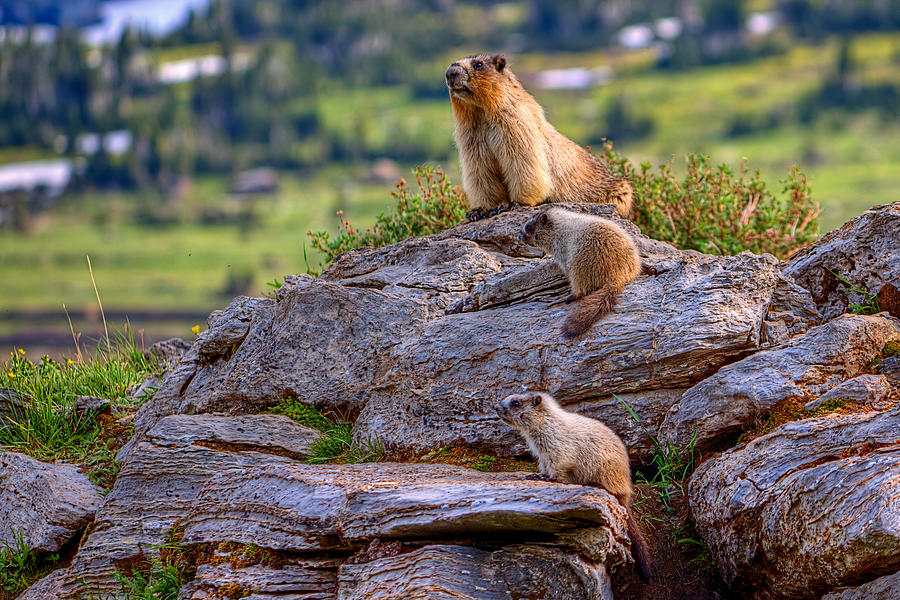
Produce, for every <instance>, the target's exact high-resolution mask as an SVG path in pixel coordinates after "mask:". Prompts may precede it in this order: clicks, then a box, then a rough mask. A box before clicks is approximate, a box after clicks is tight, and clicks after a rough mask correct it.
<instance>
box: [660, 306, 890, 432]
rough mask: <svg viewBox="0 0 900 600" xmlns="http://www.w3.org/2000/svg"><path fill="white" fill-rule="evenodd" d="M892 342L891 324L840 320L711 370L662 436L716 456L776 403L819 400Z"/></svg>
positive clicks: (674, 411)
mask: <svg viewBox="0 0 900 600" xmlns="http://www.w3.org/2000/svg"><path fill="white" fill-rule="evenodd" d="M897 339H900V321H898V320H897V319H892V318H890V317H886V316H880V315H875V316H862V315H843V316H840V317H838V318H836V319H834V320H833V321H830V322H828V323H826V324H824V325H820V326H818V327H815V328H813V329H811V330H809V331H808V332H807V333H805V334H803V335H798V336H796V337H794V338H792V339H791V340H790V341H788V342H786V343H785V344H783V345H781V346H778V347H776V348H773V349H772V350H765V351H762V352H757V353H756V354H754V355H752V356H749V357H747V358H745V359H743V360H741V361H738V362H736V363H733V364H730V365H728V366H726V367H724V368H722V369H719V371H718V372H717V373H716V374H715V375H713V376H712V377H709V378H707V379H705V380H703V381H702V382H700V383H698V384H697V385H695V386H694V387H692V388H691V389H689V390H687V391H686V392H685V393H684V395H683V396H682V397H681V399H680V400H679V401H678V402H677V403H675V405H674V406H672V408H671V409H670V410H669V413H668V414H667V415H666V418H665V421H664V422H663V424H662V430H663V431H664V432H665V434H666V435H667V436H668V437H669V439H671V440H674V441H675V443H676V444H677V445H679V446H684V445H686V444H687V443H688V442H690V441H691V439H692V438H695V439H696V445H697V448H699V449H709V448H716V449H721V447H722V445H723V444H727V443H728V441H729V439H732V440H733V439H734V438H735V437H736V434H738V433H740V432H741V431H743V430H744V429H745V428H748V427H749V426H750V425H751V424H752V423H753V422H754V421H755V420H756V419H758V418H760V417H763V416H765V415H766V414H768V411H769V409H771V408H772V407H773V406H775V404H777V403H778V402H780V401H781V400H785V399H786V398H789V397H791V396H802V395H803V394H805V393H814V394H821V393H824V392H825V391H827V390H828V389H830V388H832V387H834V386H835V385H837V384H839V383H841V382H843V381H844V380H845V379H847V378H851V377H854V376H856V375H858V374H860V373H861V372H863V371H864V370H866V369H869V368H871V363H872V360H873V359H874V358H876V357H878V356H879V355H880V353H881V349H882V348H883V347H884V345H885V344H886V343H887V342H889V341H893V340H897Z"/></svg>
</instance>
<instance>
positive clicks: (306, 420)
mask: <svg viewBox="0 0 900 600" xmlns="http://www.w3.org/2000/svg"><path fill="white" fill-rule="evenodd" d="M269 412H271V413H275V414H277V415H284V416H286V417H289V418H291V419H293V420H294V421H296V422H298V423H300V424H301V425H305V426H307V427H310V428H312V429H315V430H317V431H320V432H322V437H320V438H319V439H318V440H316V441H315V442H313V444H312V447H311V448H310V453H309V457H308V458H307V459H306V462H307V463H309V464H321V463H341V464H355V463H364V462H378V461H379V460H381V458H382V457H383V456H384V445H383V444H382V443H381V442H380V441H379V440H369V441H365V442H363V443H361V444H360V443H356V442H354V441H353V424H352V423H350V422H349V421H347V420H345V419H343V418H341V417H340V416H338V415H335V416H334V418H330V417H328V416H327V415H324V414H322V413H321V412H320V411H319V410H318V409H317V408H316V407H314V406H310V405H309V404H304V403H302V402H300V401H299V400H293V399H289V398H285V399H283V400H281V401H280V402H279V403H278V404H277V405H276V406H273V407H272V408H270V409H269Z"/></svg>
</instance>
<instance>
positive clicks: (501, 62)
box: [491, 54, 506, 73]
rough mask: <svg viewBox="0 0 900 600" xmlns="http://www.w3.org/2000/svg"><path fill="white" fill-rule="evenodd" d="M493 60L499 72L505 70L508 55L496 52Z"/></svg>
mask: <svg viewBox="0 0 900 600" xmlns="http://www.w3.org/2000/svg"><path fill="white" fill-rule="evenodd" d="M491 61H492V62H493V63H494V67H495V68H496V69H497V72H498V73H499V72H501V71H503V68H504V67H505V66H506V57H505V56H503V55H502V54H495V55H494V56H492V57H491Z"/></svg>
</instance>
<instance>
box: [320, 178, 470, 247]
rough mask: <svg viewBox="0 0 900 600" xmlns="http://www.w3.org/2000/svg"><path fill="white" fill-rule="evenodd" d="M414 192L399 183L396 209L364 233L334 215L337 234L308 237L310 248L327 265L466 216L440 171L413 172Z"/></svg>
mask: <svg viewBox="0 0 900 600" xmlns="http://www.w3.org/2000/svg"><path fill="white" fill-rule="evenodd" d="M414 173H415V178H416V183H417V184H418V186H419V191H418V192H415V193H413V192H411V191H410V190H409V188H407V187H406V180H404V179H401V180H400V183H398V184H397V189H396V190H395V191H393V192H391V195H392V196H393V197H394V198H395V200H396V206H395V208H394V211H393V212H391V213H386V212H385V213H381V214H380V215H379V216H378V219H377V220H376V222H375V224H374V225H373V226H372V227H368V228H366V230H365V231H362V230H359V229H357V228H355V227H353V226H352V225H351V224H350V222H349V221H345V220H344V217H343V214H344V213H343V211H338V213H337V214H338V218H339V219H340V221H341V232H340V233H339V234H338V235H337V237H335V239H333V240H332V239H331V236H330V235H329V234H328V233H327V232H324V231H319V232H315V233H313V232H312V231H310V232H309V234H308V235H309V236H310V237H311V238H312V240H313V247H314V248H316V249H317V250H320V251H321V252H323V253H324V254H325V256H326V257H327V258H328V261H329V262H330V261H332V260H334V258H335V257H336V256H337V255H338V254H340V253H342V252H346V251H347V250H351V249H353V248H362V247H366V246H371V247H374V248H380V247H381V246H387V245H389V244H393V243H395V242H399V241H401V240H405V239H407V238H410V237H414V236H419V235H429V234H432V233H437V232H439V231H444V230H445V229H448V228H450V227H453V226H454V225H458V224H459V223H461V222H462V220H463V218H464V217H465V213H466V208H467V204H466V197H465V194H464V193H463V192H462V190H461V189H460V186H459V185H458V184H457V185H453V184H451V183H450V181H449V180H448V179H447V176H446V175H445V174H444V172H443V171H442V170H441V168H440V167H433V166H431V165H423V166H418V167H416V168H415V170H414Z"/></svg>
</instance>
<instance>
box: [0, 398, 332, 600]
mask: <svg viewBox="0 0 900 600" xmlns="http://www.w3.org/2000/svg"><path fill="white" fill-rule="evenodd" d="M318 436H319V434H318V432H315V431H312V430H310V429H309V428H307V427H302V426H300V425H298V424H296V423H294V422H293V421H291V420H290V419H288V418H287V417H282V416H278V415H244V416H237V417H230V416H224V415H173V416H170V417H166V418H164V419H162V420H160V421H159V422H158V423H156V425H154V427H153V428H152V429H151V430H150V431H149V432H148V433H147V435H146V436H144V437H143V438H142V439H141V441H140V442H138V443H137V444H136V445H135V446H134V447H133V448H132V450H131V452H130V454H129V455H128V457H127V460H126V461H125V463H124V464H123V465H122V469H121V471H120V472H119V476H118V478H117V479H116V482H115V485H114V486H113V489H112V491H111V492H110V493H109V495H108V496H107V497H106V500H105V502H104V503H103V507H102V509H101V510H99V511H98V513H97V515H96V521H95V523H94V526H93V528H92V531H91V534H90V535H89V536H88V537H87V539H86V540H85V541H84V542H83V544H82V546H81V548H80V550H79V552H78V555H77V556H76V557H75V559H74V561H73V562H72V564H71V566H69V567H68V568H66V569H65V570H64V571H63V572H57V573H55V574H54V575H52V576H51V577H50V578H48V581H46V582H40V583H39V584H38V585H36V586H35V587H33V588H32V589H30V590H28V591H27V592H26V593H25V594H23V595H22V597H21V598H22V599H23V600H28V599H33V600H38V599H41V598H46V597H48V596H47V595H46V594H48V593H52V594H55V597H58V598H78V597H79V595H80V594H83V593H86V590H91V591H99V592H107V591H112V590H115V589H117V585H116V584H115V581H114V579H113V573H114V572H115V570H116V568H117V566H118V565H120V564H125V565H127V564H129V562H133V561H134V560H136V559H138V558H141V557H145V556H153V555H155V554H156V553H157V552H158V546H159V545H160V544H162V543H163V542H164V541H165V538H166V535H167V533H168V532H169V531H170V530H171V528H172V526H173V525H174V524H175V523H176V521H178V520H179V519H182V518H184V517H185V516H186V515H187V513H188V512H189V511H190V509H191V507H192V506H193V505H194V503H195V502H196V499H197V496H198V495H199V493H200V489H201V487H202V486H203V484H204V483H205V482H206V480H208V479H209V478H210V477H212V476H213V475H215V474H216V473H218V472H220V471H222V470H227V469H232V468H235V467H249V466H256V465H267V464H273V463H288V462H294V461H295V460H297V459H300V458H303V457H304V456H305V455H306V452H307V451H308V449H309V446H310V444H311V443H312V442H313V440H315V439H316V438H317V437H318ZM3 456H6V455H3V454H0V459H2V457H3ZM42 594H43V595H42ZM49 597H54V596H49Z"/></svg>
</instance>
